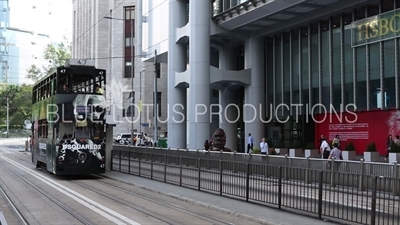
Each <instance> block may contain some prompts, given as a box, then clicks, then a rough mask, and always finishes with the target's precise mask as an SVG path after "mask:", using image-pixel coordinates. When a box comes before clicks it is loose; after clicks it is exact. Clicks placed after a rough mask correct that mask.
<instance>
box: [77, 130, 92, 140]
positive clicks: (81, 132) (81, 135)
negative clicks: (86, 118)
mask: <svg viewBox="0 0 400 225" xmlns="http://www.w3.org/2000/svg"><path fill="white" fill-rule="evenodd" d="M74 136H75V139H88V138H89V132H88V131H85V130H76V131H75V132H74Z"/></svg>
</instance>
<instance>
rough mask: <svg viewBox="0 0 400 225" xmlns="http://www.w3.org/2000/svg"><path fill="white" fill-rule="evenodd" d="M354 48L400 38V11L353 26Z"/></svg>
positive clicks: (358, 22)
mask: <svg viewBox="0 0 400 225" xmlns="http://www.w3.org/2000/svg"><path fill="white" fill-rule="evenodd" d="M351 34H352V42H351V44H352V47H357V46H361V45H366V44H370V43H374V42H379V41H383V40H388V39H393V38H396V37H399V36H400V10H399V9H397V10H393V11H390V12H386V13H382V14H379V15H376V16H372V17H368V18H365V19H362V20H358V21H355V22H353V23H352V24H351Z"/></svg>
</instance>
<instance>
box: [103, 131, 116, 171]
mask: <svg viewBox="0 0 400 225" xmlns="http://www.w3.org/2000/svg"><path fill="white" fill-rule="evenodd" d="M113 128H114V127H113V126H112V125H107V127H106V150H105V151H106V170H110V169H111V164H112V162H111V160H112V157H111V151H112V149H113V143H114V140H113V137H114V133H113Z"/></svg>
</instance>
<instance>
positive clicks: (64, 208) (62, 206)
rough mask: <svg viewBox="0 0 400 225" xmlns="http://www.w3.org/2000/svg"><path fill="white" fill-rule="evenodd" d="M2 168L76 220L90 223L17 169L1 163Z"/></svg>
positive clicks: (86, 224) (86, 223) (26, 224)
mask: <svg viewBox="0 0 400 225" xmlns="http://www.w3.org/2000/svg"><path fill="white" fill-rule="evenodd" d="M3 167H4V168H6V169H8V170H9V171H10V172H12V173H13V174H15V175H16V176H17V177H19V178H20V179H21V180H23V181H24V182H25V183H27V184H28V185H29V186H30V187H32V188H33V189H35V190H36V191H37V192H39V193H40V194H42V195H43V196H44V197H46V198H47V199H49V200H50V201H51V202H53V203H54V204H56V205H57V206H59V207H60V208H61V209H63V210H64V211H65V212H66V213H68V214H69V215H71V216H72V217H74V218H75V219H76V220H78V221H79V222H81V223H82V224H84V225H91V224H92V223H91V222H89V221H88V220H87V219H85V218H84V217H83V216H81V215H80V214H79V213H76V212H75V211H74V210H72V209H71V208H70V207H68V206H67V205H65V204H63V203H62V202H60V201H58V200H57V199H56V198H54V197H52V196H50V195H49V194H46V193H45V192H44V191H42V190H41V189H40V188H38V187H37V186H36V185H34V184H33V183H32V182H30V181H29V180H27V179H26V178H24V177H23V176H22V175H21V174H19V173H18V172H17V171H15V170H14V169H12V168H10V167H9V166H6V165H3ZM19 215H21V216H23V215H22V213H21V212H19ZM23 218H24V220H23V221H25V222H26V223H24V224H25V225H29V223H28V222H27V220H26V219H25V217H23Z"/></svg>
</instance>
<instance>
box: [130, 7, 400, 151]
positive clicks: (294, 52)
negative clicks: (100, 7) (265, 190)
mask: <svg viewBox="0 0 400 225" xmlns="http://www.w3.org/2000/svg"><path fill="white" fill-rule="evenodd" d="M399 8H400V1H398V0H389V1H382V0H353V1H340V0H307V1H301V0H294V1H279V0H275V1H262V0H260V1H258V0H252V1H231V0H215V1H211V2H210V1H195V0H178V1H172V0H171V1H167V2H165V3H162V4H155V3H154V1H151V0H147V1H146V0H144V1H143V9H141V10H143V12H142V19H138V20H137V21H138V22H142V25H143V29H142V30H140V31H139V33H142V37H143V38H142V39H143V45H142V47H143V51H145V52H153V51H154V49H157V52H159V53H160V54H161V55H165V56H167V57H165V58H166V62H167V64H168V103H169V104H170V105H174V104H182V105H183V106H184V107H183V108H184V110H182V111H180V112H177V111H176V110H175V111H174V110H172V109H170V110H169V112H170V114H169V117H170V121H169V123H168V130H169V137H168V144H169V145H170V147H175V148H186V147H189V148H191V149H198V148H202V147H203V143H204V140H206V139H209V138H210V137H211V134H212V131H213V128H215V127H221V128H223V129H224V130H225V132H226V134H227V147H229V148H231V149H234V150H238V151H243V150H244V149H245V146H246V145H247V135H248V134H249V133H251V134H252V136H253V138H254V143H255V145H256V146H257V143H259V142H260V140H261V138H262V137H266V138H267V140H269V143H270V144H271V145H275V146H279V147H294V146H295V145H296V146H298V147H305V145H307V144H309V143H311V144H312V145H317V144H318V141H317V137H318V138H319V136H320V135H324V136H325V137H327V138H328V139H329V140H331V139H333V138H332V135H334V134H340V135H341V136H342V137H343V140H344V141H354V142H357V141H360V140H362V141H361V142H362V145H365V144H366V142H370V141H376V142H377V143H378V144H377V146H378V147H379V148H381V149H384V148H385V146H383V145H384V144H383V143H384V142H386V140H387V135H388V133H392V131H391V130H390V131H386V130H385V131H384V132H381V133H382V134H381V136H379V137H373V136H372V135H369V136H368V135H364V134H363V135H361V134H362V133H363V132H364V131H362V132H361V131H359V130H357V129H359V128H360V126H364V127H368V125H366V123H367V122H368V121H367V122H363V123H360V124H359V123H353V124H358V125H354V127H351V128H349V126H345V127H341V128H340V129H339V128H337V129H333V128H332V130H330V128H329V129H328V128H327V129H325V128H322V127H329V126H330V125H331V127H336V126H332V123H334V122H333V120H330V121H329V120H324V121H316V118H319V117H321V115H322V116H323V115H332V114H335V115H337V114H345V113H350V114H351V115H355V117H357V118H358V117H360V118H361V116H362V115H365V112H377V113H378V112H381V111H393V113H397V111H396V109H398V108H399V85H398V82H399V78H398V76H399V54H400V53H399V38H398V36H399V34H400V32H399V29H400V25H399V24H400V16H399V15H400V11H397V10H398V9H399ZM210 9H211V10H210ZM142 25H138V26H142ZM146 41H147V42H148V43H146ZM147 60H149V61H151V60H152V57H148V59H147ZM210 92H211V93H215V92H218V96H219V100H218V103H219V104H218V105H219V106H217V107H218V108H219V109H222V110H215V109H214V107H215V106H214V105H213V104H212V103H213V100H212V98H211V97H210V96H213V95H210V94H209V93H210ZM214 96H215V95H214ZM203 106H206V107H205V108H206V109H207V110H204V107H203ZM221 111H222V113H218V112H221ZM179 113H182V114H184V115H185V118H186V120H185V121H183V122H182V121H174V120H171V116H179V115H180V114H179ZM216 114H219V116H218V115H216ZM346 115H347V114H346ZM379 115H380V114H376V119H379V121H381V123H382V124H383V125H384V126H386V124H387V123H388V122H387V121H386V117H385V118H384V117H381V116H379ZM214 116H217V117H219V118H218V119H217V120H215V119H210V118H213V117H214ZM328 118H329V116H328ZM335 123H338V124H344V122H343V121H339V122H338V121H336V122H335ZM391 129H392V128H391ZM320 130H324V132H325V133H322V134H321V133H319V131H320ZM392 130H393V129H392ZM382 135H383V136H382ZM185 137H186V138H185ZM361 142H360V143H361ZM359 145H360V146H359V147H360V148H365V146H361V144H359ZM364 150H365V149H364Z"/></svg>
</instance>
